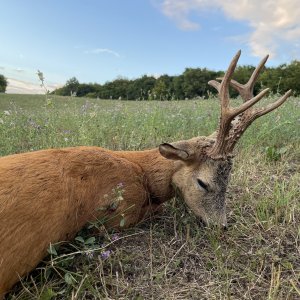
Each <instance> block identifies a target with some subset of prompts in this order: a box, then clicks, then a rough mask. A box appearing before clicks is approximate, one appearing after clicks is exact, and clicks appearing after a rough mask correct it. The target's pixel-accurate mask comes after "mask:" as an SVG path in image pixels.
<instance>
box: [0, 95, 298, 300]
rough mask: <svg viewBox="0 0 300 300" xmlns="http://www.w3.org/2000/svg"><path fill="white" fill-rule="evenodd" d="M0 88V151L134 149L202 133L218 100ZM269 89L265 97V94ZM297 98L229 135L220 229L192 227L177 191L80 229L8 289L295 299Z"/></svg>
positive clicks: (58, 295) (15, 295)
mask: <svg viewBox="0 0 300 300" xmlns="http://www.w3.org/2000/svg"><path fill="white" fill-rule="evenodd" d="M49 98H50V99H48V101H47V102H46V101H45V96H24V95H0V154H1V155H8V154H11V153H19V152H25V151H32V150H37V149H44V148H53V147H66V146H75V145H97V146H102V147H107V148H110V149H129V150H138V149H145V148H150V147H156V146H158V144H159V143H161V142H165V141H175V140H180V139H188V138H190V137H193V136H197V135H207V134H209V133H211V132H212V131H214V129H215V128H216V125H217V122H218V101H217V100H215V99H210V100H205V101H178V102H177V101H174V102H173V101H172V102H155V101H153V102H135V101H132V102H126V101H109V100H91V99H84V98H83V99H75V98H62V97H54V96H49ZM274 100H275V99H274V97H270V98H268V99H266V101H265V102H267V103H268V102H271V101H274ZM299 118H300V101H299V99H297V98H291V99H289V100H288V101H287V103H285V104H284V105H283V106H282V107H281V108H279V109H277V110H276V111H275V112H272V113H270V114H268V115H267V116H264V117H262V118H260V119H259V120H257V121H255V122H254V123H253V124H252V126H251V127H250V128H249V129H248V130H247V132H246V133H245V134H244V136H243V138H242V139H241V141H240V143H239V145H238V147H237V148H238V149H237V150H238V151H237V155H236V158H235V163H234V168H233V172H232V177H231V182H230V186H229V190H228V197H227V198H228V218H229V224H230V226H229V229H228V231H226V232H220V231H218V230H217V229H207V228H203V227H201V225H200V224H199V220H197V218H196V217H195V216H194V215H193V214H192V213H191V212H190V211H189V210H188V209H187V208H186V207H185V205H184V204H183V203H182V200H181V199H179V198H176V199H172V200H171V201H170V202H169V203H168V204H167V205H166V207H165V211H164V212H163V213H162V214H160V215H159V216H157V217H156V218H154V219H152V220H148V221H146V222H144V223H142V224H140V225H138V226H136V227H135V228H131V229H129V230H126V231H124V232H121V233H117V234H115V233H112V232H106V231H105V229H103V230H102V231H101V233H100V234H97V235H95V234H93V233H91V232H89V231H88V230H84V231H82V232H80V233H79V234H78V237H77V239H76V240H74V241H73V242H71V243H70V244H67V243H62V244H60V245H59V247H58V246H57V245H56V246H55V248H53V249H51V250H52V251H50V252H51V255H50V256H49V257H47V258H46V259H45V262H43V263H41V264H40V265H39V266H38V268H37V269H36V270H35V271H34V272H32V273H31V274H30V275H28V276H27V277H26V278H24V279H23V280H22V282H21V283H19V284H17V285H16V287H15V288H14V290H13V291H12V292H11V293H10V294H9V295H8V299H299V298H300V282H299V278H300V255H299V251H300V250H299V249H300V248H299V247H300V226H299V224H300V203H299V200H300V188H299V182H300V176H299V173H300V172H299V171H300V168H299V162H300V143H299V140H300V133H299V132H300V119H299Z"/></svg>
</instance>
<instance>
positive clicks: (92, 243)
mask: <svg viewBox="0 0 300 300" xmlns="http://www.w3.org/2000/svg"><path fill="white" fill-rule="evenodd" d="M95 241H96V238H95V237H94V236H92V237H90V238H88V239H87V240H86V241H85V242H84V243H85V244H86V245H94V243H95Z"/></svg>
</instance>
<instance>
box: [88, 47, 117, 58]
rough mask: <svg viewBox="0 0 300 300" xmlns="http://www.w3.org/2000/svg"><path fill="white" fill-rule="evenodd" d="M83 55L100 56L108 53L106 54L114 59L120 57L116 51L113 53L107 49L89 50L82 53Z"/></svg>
mask: <svg viewBox="0 0 300 300" xmlns="http://www.w3.org/2000/svg"><path fill="white" fill-rule="evenodd" d="M84 53H85V54H101V53H108V54H112V55H114V56H115V57H120V54H119V53H118V52H116V51H113V50H111V49H107V48H96V49H91V50H86V51H84Z"/></svg>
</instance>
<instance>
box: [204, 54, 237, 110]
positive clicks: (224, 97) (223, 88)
mask: <svg viewBox="0 0 300 300" xmlns="http://www.w3.org/2000/svg"><path fill="white" fill-rule="evenodd" d="M240 56H241V50H239V51H238V52H237V54H236V55H235V56H234V58H233V59H232V61H231V63H230V65H229V67H228V69H227V71H226V74H225V76H224V77H223V78H222V82H221V83H220V82H218V81H216V80H210V81H209V82H208V84H209V85H211V86H213V87H214V88H215V89H216V90H217V91H218V92H219V97H220V100H221V105H222V109H223V108H225V107H228V105H229V84H230V81H231V77H232V75H233V73H234V70H235V68H236V65H237V62H238V60H239V58H240Z"/></svg>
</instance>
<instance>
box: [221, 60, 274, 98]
mask: <svg viewBox="0 0 300 300" xmlns="http://www.w3.org/2000/svg"><path fill="white" fill-rule="evenodd" d="M268 58H269V55H266V56H265V57H264V58H263V59H262V60H261V61H260V63H259V65H258V66H257V67H256V68H255V70H254V71H253V73H252V75H251V77H250V79H249V80H248V82H247V83H245V84H241V83H239V82H237V81H236V80H234V79H232V80H231V81H230V85H231V86H232V87H233V88H234V89H235V90H236V91H237V92H238V93H239V94H240V95H241V97H242V99H243V100H244V102H246V101H248V100H249V99H251V98H252V97H253V89H254V85H255V83H256V81H257V78H258V76H259V74H260V72H261V70H262V69H263V67H264V66H265V64H266V62H267V60H268ZM217 80H223V77H218V78H217Z"/></svg>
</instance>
